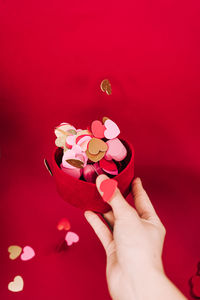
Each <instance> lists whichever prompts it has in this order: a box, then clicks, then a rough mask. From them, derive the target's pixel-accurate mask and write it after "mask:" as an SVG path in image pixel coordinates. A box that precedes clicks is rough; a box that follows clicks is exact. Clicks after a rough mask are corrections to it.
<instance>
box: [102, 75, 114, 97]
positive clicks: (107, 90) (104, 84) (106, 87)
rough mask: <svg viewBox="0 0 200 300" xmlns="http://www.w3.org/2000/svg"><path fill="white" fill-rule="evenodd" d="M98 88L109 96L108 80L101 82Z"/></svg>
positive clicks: (109, 85) (109, 86)
mask: <svg viewBox="0 0 200 300" xmlns="http://www.w3.org/2000/svg"><path fill="white" fill-rule="evenodd" d="M100 87H101V90H102V91H103V92H106V93H107V94H108V95H111V93H112V89H111V84H110V81H109V80H108V79H104V80H102V82H101V85H100Z"/></svg>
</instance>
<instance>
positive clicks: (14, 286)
mask: <svg viewBox="0 0 200 300" xmlns="http://www.w3.org/2000/svg"><path fill="white" fill-rule="evenodd" d="M23 287H24V281H23V278H22V277H21V276H19V275H17V276H15V278H14V280H13V281H11V282H10V283H9V284H8V289H9V291H11V292H21V291H22V290H23Z"/></svg>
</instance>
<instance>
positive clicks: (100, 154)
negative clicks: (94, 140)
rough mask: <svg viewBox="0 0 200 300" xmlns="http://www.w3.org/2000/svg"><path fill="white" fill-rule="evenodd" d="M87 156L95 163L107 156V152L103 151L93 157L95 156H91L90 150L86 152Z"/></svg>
mask: <svg viewBox="0 0 200 300" xmlns="http://www.w3.org/2000/svg"><path fill="white" fill-rule="evenodd" d="M86 154H87V157H88V158H89V159H90V160H91V161H93V162H98V161H100V160H101V159H102V158H103V157H104V155H105V152H103V151H100V152H99V153H97V154H96V155H93V154H90V152H89V151H88V150H86Z"/></svg>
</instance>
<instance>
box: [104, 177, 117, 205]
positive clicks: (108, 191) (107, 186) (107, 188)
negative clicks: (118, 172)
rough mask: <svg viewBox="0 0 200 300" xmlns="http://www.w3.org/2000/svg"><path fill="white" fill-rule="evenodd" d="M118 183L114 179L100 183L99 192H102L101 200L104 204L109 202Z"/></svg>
mask: <svg viewBox="0 0 200 300" xmlns="http://www.w3.org/2000/svg"><path fill="white" fill-rule="evenodd" d="M117 185H118V182H117V181H116V180H114V179H106V180H104V181H102V182H101V184H100V190H101V191H102V192H103V195H102V198H103V200H104V201H105V202H109V201H110V199H111V197H112V196H113V195H114V193H115V190H116V188H117Z"/></svg>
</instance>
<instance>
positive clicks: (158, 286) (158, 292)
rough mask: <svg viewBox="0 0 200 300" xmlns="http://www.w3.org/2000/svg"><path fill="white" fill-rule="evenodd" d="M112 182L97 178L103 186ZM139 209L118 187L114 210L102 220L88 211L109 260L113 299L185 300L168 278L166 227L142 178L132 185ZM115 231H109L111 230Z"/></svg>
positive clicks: (97, 184) (89, 219) (112, 199)
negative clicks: (165, 261)
mask: <svg viewBox="0 0 200 300" xmlns="http://www.w3.org/2000/svg"><path fill="white" fill-rule="evenodd" d="M105 179H108V177H107V176H106V175H100V176H98V177H97V180H96V186H97V189H98V191H99V193H100V194H101V195H102V191H101V190H100V188H99V187H100V184H101V182H102V181H103V180H105ZM132 194H133V199H134V204H135V208H134V207H132V206H131V205H129V204H128V202H127V201H126V200H125V199H124V197H123V196H122V194H121V192H120V190H119V189H118V188H117V189H116V191H115V193H114V195H113V196H112V198H111V199H110V202H109V204H110V205H111V207H112V211H109V212H108V213H105V214H104V215H103V217H104V219H105V221H106V223H107V225H108V226H107V225H106V224H105V223H104V222H103V221H102V220H101V219H100V217H99V216H98V215H97V214H96V213H94V212H92V211H86V212H85V217H86V219H87V221H88V222H89V224H90V225H91V226H92V228H93V229H94V231H95V233H96V235H97V236H98V238H99V240H100V241H101V243H102V245H103V247H104V249H105V253H106V258H107V264H106V278H107V283H108V289H109V293H110V295H111V298H112V299H113V300H161V299H162V300H184V299H186V298H185V296H184V295H183V294H182V293H181V292H180V291H179V290H178V289H177V288H176V287H175V285H174V284H173V283H172V282H171V281H170V280H169V279H168V278H167V276H166V274H165V272H164V268H163V263H162V249H163V243H164V239H165V233H166V230H165V227H164V226H163V224H162V222H161V221H160V219H159V217H158V216H157V214H156V212H155V209H154V207H153V205H152V203H151V201H150V199H149V197H148V195H147V193H146V191H145V190H144V188H143V186H142V182H141V180H140V179H139V178H136V179H135V180H134V181H133V183H132ZM108 227H109V228H110V229H111V230H110V229H109V228H108Z"/></svg>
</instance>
